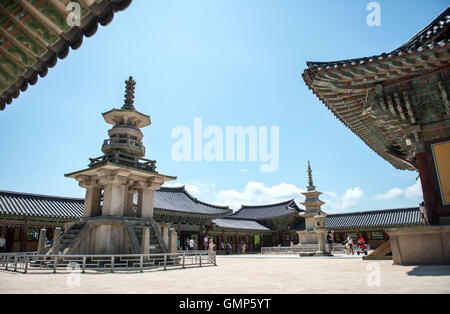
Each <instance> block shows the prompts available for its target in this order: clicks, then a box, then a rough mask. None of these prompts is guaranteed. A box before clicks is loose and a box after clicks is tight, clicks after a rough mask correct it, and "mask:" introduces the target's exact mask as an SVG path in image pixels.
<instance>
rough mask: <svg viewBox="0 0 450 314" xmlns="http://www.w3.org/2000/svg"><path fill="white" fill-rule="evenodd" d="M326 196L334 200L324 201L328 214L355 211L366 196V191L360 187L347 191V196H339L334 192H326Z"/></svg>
mask: <svg viewBox="0 0 450 314" xmlns="http://www.w3.org/2000/svg"><path fill="white" fill-rule="evenodd" d="M324 194H325V195H329V196H331V197H332V198H334V199H333V200H324V202H326V204H325V205H324V207H323V208H324V211H326V212H341V211H345V210H349V209H354V208H355V206H356V204H358V201H359V200H360V199H361V198H362V197H363V196H364V191H363V189H361V188H360V187H355V188H353V189H347V190H346V191H345V194H344V195H342V196H338V195H337V194H336V193H334V192H325V193H324Z"/></svg>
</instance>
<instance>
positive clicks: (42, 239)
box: [37, 229, 47, 255]
mask: <svg viewBox="0 0 450 314" xmlns="http://www.w3.org/2000/svg"><path fill="white" fill-rule="evenodd" d="M46 234H47V230H46V229H41V230H40V231H39V243H38V249H37V253H38V255H44V254H45V240H46Z"/></svg>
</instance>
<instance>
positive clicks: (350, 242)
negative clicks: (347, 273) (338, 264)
mask: <svg viewBox="0 0 450 314" xmlns="http://www.w3.org/2000/svg"><path fill="white" fill-rule="evenodd" d="M347 244H348V249H349V252H348V255H350V253H351V254H352V255H355V252H354V251H353V239H352V237H351V236H350V233H349V234H348V235H347Z"/></svg>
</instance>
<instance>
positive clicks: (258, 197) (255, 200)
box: [213, 181, 304, 209]
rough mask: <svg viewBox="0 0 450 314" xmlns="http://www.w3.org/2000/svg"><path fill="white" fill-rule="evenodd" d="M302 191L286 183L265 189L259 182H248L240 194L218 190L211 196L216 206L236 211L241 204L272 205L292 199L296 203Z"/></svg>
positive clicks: (235, 191)
mask: <svg viewBox="0 0 450 314" xmlns="http://www.w3.org/2000/svg"><path fill="white" fill-rule="evenodd" d="M303 191H304V190H303V189H300V188H298V187H297V186H295V185H293V184H288V183H280V184H278V185H274V186H272V187H266V186H265V185H264V184H263V183H261V182H254V181H250V182H248V183H247V185H246V186H245V188H244V190H243V191H242V192H239V191H237V190H220V191H218V192H214V193H213V195H214V199H215V202H216V203H217V204H222V205H228V206H230V207H231V208H233V209H238V208H239V207H240V206H241V205H242V204H244V205H260V204H273V203H277V202H283V201H287V200H289V199H293V198H295V199H296V201H298V200H299V198H301V197H302V195H301V194H300V193H301V192H303Z"/></svg>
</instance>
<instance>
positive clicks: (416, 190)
mask: <svg viewBox="0 0 450 314" xmlns="http://www.w3.org/2000/svg"><path fill="white" fill-rule="evenodd" d="M399 197H403V198H410V199H422V186H421V185H420V180H417V181H416V182H415V183H414V184H413V185H411V186H408V187H406V188H404V189H401V188H393V189H390V190H389V191H387V192H386V193H384V194H378V195H377V196H375V199H376V200H392V199H394V198H399Z"/></svg>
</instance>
